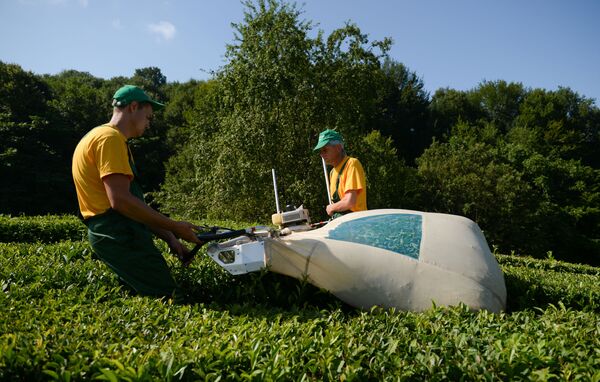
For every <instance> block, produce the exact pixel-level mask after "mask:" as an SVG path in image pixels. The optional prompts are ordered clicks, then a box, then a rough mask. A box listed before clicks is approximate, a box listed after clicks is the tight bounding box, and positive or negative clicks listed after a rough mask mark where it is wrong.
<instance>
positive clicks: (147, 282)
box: [85, 210, 177, 297]
mask: <svg viewBox="0 0 600 382" xmlns="http://www.w3.org/2000/svg"><path fill="white" fill-rule="evenodd" d="M85 223H86V225H87V227H88V238H89V240H90V244H91V245H92V249H93V250H94V253H96V255H98V257H99V258H100V259H101V260H102V261H103V262H105V263H106V264H107V265H108V266H109V267H110V268H111V269H112V270H113V271H114V272H115V273H116V274H117V275H118V276H119V277H120V278H121V280H122V281H124V282H125V283H126V284H127V285H129V286H130V287H131V288H133V289H134V290H135V291H136V292H138V293H139V294H142V295H149V296H166V297H173V296H174V293H175V291H176V289H177V286H176V284H175V281H174V280H173V277H172V276H171V272H170V270H169V267H168V266H167V262H166V261H165V259H164V257H163V255H162V254H161V253H160V251H159V250H158V248H156V246H155V245H154V242H153V241H152V238H153V234H152V232H151V231H150V230H149V229H148V227H146V226H145V225H143V224H141V223H138V222H136V221H133V220H131V219H129V218H127V217H125V216H123V215H121V214H120V213H118V212H116V211H114V210H109V211H108V212H106V213H103V214H101V215H97V216H94V217H92V218H90V219H87V220H86V221H85Z"/></svg>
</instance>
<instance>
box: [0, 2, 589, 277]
mask: <svg viewBox="0 0 600 382" xmlns="http://www.w3.org/2000/svg"><path fill="white" fill-rule="evenodd" d="M245 6H246V11H245V17H244V20H243V21H242V22H240V23H238V24H235V25H234V28H235V31H236V39H235V40H234V42H233V43H232V44H230V45H228V46H227V53H226V64H225V65H224V66H222V67H221V68H220V69H218V70H217V71H215V72H214V73H213V74H212V76H211V78H210V79H208V80H206V81H194V80H190V81H188V82H184V83H180V82H168V81H167V78H166V77H165V76H164V75H163V74H162V72H161V70H160V69H159V68H157V67H145V68H140V69H137V70H136V71H135V73H133V76H132V77H115V78H111V79H102V78H97V77H94V76H92V75H90V74H89V73H86V72H79V71H76V70H68V71H64V72H62V73H60V74H58V75H37V74H34V73H31V72H27V71H24V70H23V69H22V68H21V67H20V66H19V65H16V64H11V63H5V62H0V177H1V178H2V182H1V185H0V213H2V214H12V215H21V214H25V215H39V214H61V213H68V214H76V213H77V201H76V196H75V191H74V186H73V183H72V179H71V172H70V169H71V156H72V153H73V150H74V148H75V145H76V144H77V142H78V141H79V139H81V137H82V136H83V135H84V134H85V133H87V132H88V131H89V130H90V129H91V128H93V127H95V126H97V125H99V124H102V123H104V122H107V121H108V119H109V118H110V114H111V111H112V109H111V106H110V101H111V98H112V95H113V94H114V92H115V90H116V89H118V88H119V87H120V86H122V85H124V84H135V85H138V86H141V87H143V88H144V89H145V90H146V91H147V92H148V93H149V94H151V95H152V96H153V97H155V98H156V99H158V100H160V101H162V102H165V103H166V104H167V107H166V108H165V109H164V110H163V111H160V112H157V113H156V115H155V119H154V120H153V122H152V125H151V128H150V130H149V131H147V133H146V135H145V136H144V137H142V138H139V139H136V140H134V141H132V142H131V147H132V150H133V153H134V157H135V160H136V164H137V166H138V168H139V170H140V172H141V174H140V175H141V176H140V180H141V182H142V184H143V186H144V187H145V190H146V191H147V195H146V196H147V201H148V202H149V203H150V204H152V205H153V206H154V207H156V208H158V209H159V210H161V211H162V212H164V213H167V214H172V215H176V216H180V217H185V218H189V219H194V220H196V221H198V220H202V219H203V218H211V219H215V218H216V219H233V220H236V221H256V222H268V221H269V220H270V219H269V216H270V215H271V213H273V212H274V209H275V202H274V197H273V190H272V181H271V169H272V168H275V169H276V171H277V176H278V185H279V190H280V192H281V195H280V198H281V200H282V201H283V202H285V203H289V204H295V205H296V206H298V205H300V204H301V203H302V204H304V206H305V207H307V208H308V209H309V210H310V211H311V216H312V217H313V220H319V219H322V218H325V214H324V206H325V204H326V203H327V196H326V193H325V185H324V180H323V171H322V167H321V160H320V158H319V156H318V155H317V154H315V153H314V152H313V151H312V147H314V145H315V143H316V141H317V136H318V134H319V132H320V131H322V130H324V129H326V128H332V129H337V130H338V131H340V132H341V133H342V134H343V136H344V138H345V140H346V147H347V151H348V153H349V154H350V155H352V156H356V157H358V158H359V159H360V160H361V162H362V163H363V165H364V167H365V171H366V173H367V181H368V204H369V208H370V209H375V208H404V209H414V210H420V211H434V212H442V213H451V214H458V215H463V216H466V217H468V218H470V219H472V220H474V221H475V222H477V223H478V224H479V226H480V227H481V228H482V229H483V231H484V233H485V235H486V238H487V240H488V242H489V244H490V245H491V246H492V247H494V248H496V249H497V250H498V251H502V252H514V253H517V254H525V255H531V256H534V257H554V258H557V259H562V260H567V261H574V262H584V263H589V264H593V265H600V182H599V180H600V167H599V166H600V151H599V150H598V147H600V145H599V143H600V142H599V141H600V110H599V109H598V107H597V106H596V105H595V103H594V100H593V99H590V98H586V97H585V96H584V95H580V94H578V93H576V92H574V91H572V90H571V89H570V88H567V87H565V88H559V89H558V90H556V91H548V90H545V89H539V88H529V87H527V86H526V85H524V84H522V83H512V82H510V83H509V82H506V81H503V80H496V81H485V82H482V83H480V84H479V85H478V86H476V87H475V88H473V89H471V90H468V91H459V90H453V89H450V88H441V89H438V90H437V91H436V92H435V93H434V94H433V95H431V94H429V93H428V92H426V91H425V90H424V84H423V81H422V79H420V78H419V77H418V75H417V74H416V73H415V72H413V71H411V70H410V68H408V67H406V66H405V65H404V64H402V63H400V62H398V61H396V60H394V59H393V58H392V57H390V56H389V54H388V52H389V50H390V47H391V44H392V42H391V41H390V40H387V39H385V40H383V41H369V39H368V36H367V34H365V33H363V32H362V31H361V30H360V28H359V27H358V26H357V25H354V24H352V23H348V24H346V25H344V26H343V27H342V28H339V29H337V30H334V31H333V32H332V33H331V34H329V35H327V36H325V35H324V33H318V34H317V36H316V37H314V38H311V37H309V36H310V35H311V33H309V32H311V31H312V28H313V26H312V24H311V22H310V21H306V20H303V19H302V17H301V16H300V15H301V12H300V11H299V10H298V9H297V8H296V7H295V6H294V5H289V4H286V3H281V2H278V1H274V0H269V1H257V2H254V3H253V2H248V3H246V5H245Z"/></svg>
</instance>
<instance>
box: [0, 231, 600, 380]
mask: <svg viewBox="0 0 600 382" xmlns="http://www.w3.org/2000/svg"><path fill="white" fill-rule="evenodd" d="M67 236H68V235H67ZM161 248H163V249H164V250H165V252H166V248H165V247H164V246H162V247H161ZM165 256H166V257H167V259H168V261H169V263H170V265H171V266H172V267H173V273H174V276H175V277H176V279H177V280H178V281H179V282H180V283H181V284H182V285H183V286H184V288H185V289H186V291H187V293H188V296H187V298H188V301H189V303H187V304H184V305H174V304H172V303H170V302H168V301H167V302H165V301H162V300H158V299H153V298H148V297H140V296H132V295H130V294H129V293H128V292H126V291H125V290H124V289H122V288H121V287H120V286H119V284H118V282H117V280H116V278H115V276H114V275H113V273H112V272H111V271H110V270H109V269H108V268H107V267H106V266H105V265H104V264H103V263H101V262H100V261H98V260H95V259H94V258H93V256H92V254H91V251H90V248H89V245H88V244H87V243H86V242H85V241H82V240H68V239H64V240H60V241H56V242H46V243H42V242H29V243H25V242H21V243H18V242H10V243H0V288H1V291H2V293H0V315H1V317H2V319H1V320H0V380H11V381H13V380H24V381H25V380H26V381H35V380H111V381H115V380H129V381H136V380H142V381H145V380H174V381H178V380H211V381H212V380H216V379H219V378H221V379H222V380H315V381H316V380H318V381H320V380H360V381H363V380H377V381H379V380H415V381H420V380H424V379H426V380H443V379H446V380H460V379H463V380H585V381H600V371H598V370H600V351H599V350H598V349H600V316H599V310H600V309H599V307H600V272H599V270H598V268H594V267H589V266H581V265H574V264H568V263H563V262H558V261H555V260H535V259H530V258H523V257H516V256H504V255H498V260H499V263H500V264H501V266H502V269H503V271H504V273H505V278H506V283H507V290H508V302H509V304H508V309H507V312H505V313H502V314H491V313H488V312H485V311H481V312H471V311H469V310H468V309H467V308H466V307H465V306H459V307H452V308H440V307H437V308H433V309H431V310H429V311H427V312H424V313H412V312H394V311H384V310H378V309H374V310H372V311H366V312H365V311H360V310H356V309H353V308H350V307H348V306H346V305H344V304H342V303H341V302H339V300H337V299H336V298H334V297H333V296H331V295H330V294H328V293H327V292H325V291H321V290H318V289H317V288H314V287H312V286H311V285H307V284H304V283H302V282H300V281H297V280H294V279H291V278H287V277H284V276H281V275H276V274H271V273H262V274H261V273H257V274H250V275H244V276H240V277H233V276H230V275H229V274H227V273H226V272H224V271H223V270H222V269H220V268H219V267H218V266H216V265H215V264H213V263H212V261H211V260H209V259H207V258H206V257H200V258H198V259H197V261H196V262H195V263H194V264H193V265H192V266H191V267H190V268H181V267H180V266H178V265H177V264H176V261H175V259H174V258H173V257H172V256H170V255H165Z"/></svg>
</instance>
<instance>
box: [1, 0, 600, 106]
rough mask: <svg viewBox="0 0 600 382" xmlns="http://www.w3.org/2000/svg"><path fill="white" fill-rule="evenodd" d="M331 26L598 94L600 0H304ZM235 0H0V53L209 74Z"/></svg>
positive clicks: (448, 64) (229, 33) (403, 57)
mask: <svg viewBox="0 0 600 382" xmlns="http://www.w3.org/2000/svg"><path fill="white" fill-rule="evenodd" d="M297 4H298V6H299V7H300V8H301V9H302V10H303V11H304V15H303V16H304V19H306V20H310V21H312V22H313V24H315V33H316V30H317V29H322V30H323V31H324V32H325V33H326V34H329V33H330V32H331V31H332V30H334V29H336V28H339V27H342V26H343V25H344V23H345V22H346V21H352V22H354V23H355V24H357V25H358V26H359V27H360V29H361V30H362V32H363V33H366V34H368V36H369V38H370V39H371V40H380V39H382V38H384V37H391V38H392V39H393V40H394V45H393V48H392V50H391V52H390V56H391V57H392V58H393V59H395V60H396V61H399V62H402V63H404V64H405V65H406V66H408V68H409V69H410V70H412V71H415V72H416V73H417V74H418V76H419V77H420V78H422V79H423V81H424V83H425V87H426V89H427V90H428V91H429V92H430V93H431V94H432V95H433V93H434V92H435V90H436V89H438V88H440V87H450V88H453V89H458V90H467V89H471V88H473V87H476V86H477V85H478V84H479V83H480V82H481V81H483V80H490V81H491V80H499V79H501V80H506V81H509V82H521V83H523V85H525V86H526V87H531V88H537V87H541V88H545V89H548V90H556V89H557V88H558V87H559V86H565V87H570V88H571V89H573V90H575V91H576V92H578V93H579V94H581V95H583V96H586V97H588V98H594V99H596V105H600V41H599V39H600V21H598V20H600V1H596V0H571V1H568V0H564V1H559V0H503V1H493V0H371V1H366V0H365V1H358V0H305V1H304V2H302V1H298V2H297ZM242 18H243V6H242V4H241V2H240V1H239V0H197V1H193V0H168V1H166V0H146V1H141V0H0V60H1V61H3V62H9V63H15V64H19V65H21V66H22V67H23V69H25V70H29V71H32V72H34V73H37V74H45V73H49V74H56V73H58V72H60V71H62V70H66V69H75V70H79V71H85V72H89V73H91V74H92V75H94V76H97V77H101V78H111V77H114V76H131V75H133V73H134V71H135V69H137V68H143V67H148V66H156V67H159V68H160V69H161V70H162V72H163V74H164V75H165V76H167V80H168V81H170V82H171V81H179V82H184V81H187V80H189V79H191V78H194V79H200V80H202V79H207V78H208V77H209V76H210V74H209V72H210V70H215V69H218V68H219V67H220V66H222V65H223V64H224V63H225V61H224V53H225V46H226V44H228V43H231V42H232V41H233V35H234V30H233V28H232V27H231V23H232V22H234V23H237V22H240V21H242Z"/></svg>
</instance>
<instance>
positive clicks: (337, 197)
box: [331, 157, 352, 219]
mask: <svg viewBox="0 0 600 382" xmlns="http://www.w3.org/2000/svg"><path fill="white" fill-rule="evenodd" d="M349 159H350V157H346V161H345V162H344V164H343V165H342V168H340V172H339V174H338V176H337V179H336V183H335V191H334V192H333V196H332V197H331V201H332V202H333V203H337V202H339V201H340V200H342V198H340V194H339V193H338V189H339V188H340V179H341V178H342V173H343V172H344V169H345V168H346V165H347V164H348V160H349ZM349 212H352V211H342V212H334V213H333V215H331V217H332V218H334V219H335V218H339V217H340V216H343V215H346V214H347V213H349Z"/></svg>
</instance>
